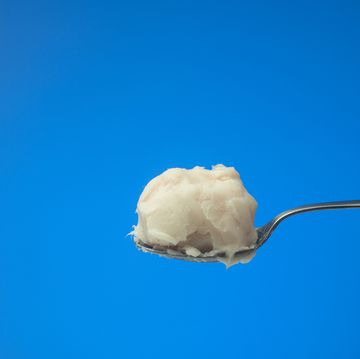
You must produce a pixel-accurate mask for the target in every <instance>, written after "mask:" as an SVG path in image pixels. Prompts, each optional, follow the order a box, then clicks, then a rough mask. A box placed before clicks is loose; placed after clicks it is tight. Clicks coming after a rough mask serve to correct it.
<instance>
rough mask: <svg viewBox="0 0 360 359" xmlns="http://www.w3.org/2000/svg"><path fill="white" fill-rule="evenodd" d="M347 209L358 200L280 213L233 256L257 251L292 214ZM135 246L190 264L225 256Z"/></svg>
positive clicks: (309, 206) (303, 207)
mask: <svg viewBox="0 0 360 359" xmlns="http://www.w3.org/2000/svg"><path fill="white" fill-rule="evenodd" d="M347 208H360V200H353V201H338V202H325V203H315V204H308V205H305V206H300V207H295V208H292V209H289V210H287V211H285V212H282V213H280V214H279V215H277V216H276V217H274V218H273V219H272V220H270V221H269V222H268V223H266V224H265V225H263V226H261V227H258V228H257V229H256V232H257V235H258V239H257V241H256V243H255V244H254V245H253V246H252V247H249V248H248V249H246V250H242V251H239V252H237V253H235V256H244V255H245V256H246V254H250V253H251V252H253V251H256V250H257V249H259V248H260V247H261V246H262V245H263V244H264V243H265V242H266V241H267V240H268V239H269V238H270V236H271V234H272V233H273V232H274V230H275V229H276V228H277V226H278V225H279V224H280V222H282V221H283V220H284V219H285V218H288V217H290V216H292V215H294V214H299V213H304V212H311V211H319V210H326V209H347ZM135 244H136V246H137V247H138V248H139V249H140V250H142V251H143V252H149V253H153V254H158V255H160V256H162V257H167V258H172V259H182V260H186V261H191V262H209V263H210V262H219V261H220V259H221V258H222V257H224V256H225V253H224V254H221V253H220V254H218V255H216V256H206V253H205V254H202V255H200V256H198V257H192V256H189V255H187V254H186V253H183V252H180V251H176V250H173V249H171V250H170V249H167V248H160V247H156V248H155V247H152V246H151V245H149V244H145V243H144V242H142V241H141V240H139V239H136V240H135Z"/></svg>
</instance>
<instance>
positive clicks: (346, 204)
mask: <svg viewBox="0 0 360 359" xmlns="http://www.w3.org/2000/svg"><path fill="white" fill-rule="evenodd" d="M347 208H360V200H352V201H338V202H324V203H314V204H308V205H305V206H300V207H295V208H292V209H289V210H287V211H285V212H282V213H280V214H279V215H277V216H276V217H275V218H273V219H272V220H271V221H270V222H268V223H267V224H265V225H264V226H262V227H259V228H258V229H257V232H258V243H257V246H258V247H261V246H262V245H263V244H264V243H265V242H266V241H267V240H268V238H269V237H270V235H271V233H272V232H273V231H274V229H275V228H276V227H277V226H278V225H279V223H280V222H281V221H283V220H284V219H285V218H287V217H290V216H292V215H294V214H299V213H304V212H311V211H319V210H326V209H347Z"/></svg>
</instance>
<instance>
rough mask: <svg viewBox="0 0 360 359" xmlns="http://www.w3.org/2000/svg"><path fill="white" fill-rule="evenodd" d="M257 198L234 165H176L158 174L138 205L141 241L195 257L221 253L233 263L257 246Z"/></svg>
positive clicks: (138, 237)
mask: <svg viewBox="0 0 360 359" xmlns="http://www.w3.org/2000/svg"><path fill="white" fill-rule="evenodd" d="M256 207H257V203H256V201H255V199H254V198H253V197H252V196H251V195H250V194H249V193H248V192H247V191H246V189H245V187H244V185H243V183H242V181H241V179H240V176H239V173H238V172H237V171H236V170H235V168H234V167H225V166H224V165H220V164H219V165H216V166H213V167H212V169H211V170H207V169H205V168H203V167H194V168H193V169H190V170H187V169H183V168H171V169H168V170H167V171H165V172H163V173H162V174H161V175H159V176H157V177H155V178H154V179H152V180H151V181H150V182H149V183H148V184H147V186H146V187H145V189H144V191H143V192H142V194H141V196H140V199H139V201H138V204H137V209H136V212H137V214H138V224H137V226H134V230H133V231H132V232H131V234H132V235H133V236H134V240H135V241H141V242H142V243H144V244H146V245H150V246H152V247H155V248H161V249H162V250H165V251H169V253H170V251H177V252H181V253H184V254H186V255H187V256H191V257H206V256H218V258H219V261H221V262H224V263H225V264H226V265H227V266H231V265H233V264H236V263H238V262H241V263H247V262H249V261H250V260H251V259H252V258H253V257H254V255H255V250H252V251H250V252H249V251H248V252H246V254H244V255H241V254H239V253H238V252H241V251H246V250H249V249H251V248H253V247H254V246H255V243H256V240H257V233H256V230H255V227H254V217H255V211H256Z"/></svg>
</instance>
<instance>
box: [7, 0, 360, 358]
mask: <svg viewBox="0 0 360 359" xmlns="http://www.w3.org/2000/svg"><path fill="white" fill-rule="evenodd" d="M359 24H360V5H359V2H357V1H340V0H339V1H291V2H290V1H284V2H281V1H187V0H182V1H137V0H135V1H127V2H124V1H81V0H76V1H6V0H5V1H2V2H1V3H0V45H1V56H0V121H1V122H0V166H1V167H0V196H1V197H0V218H1V225H0V358H1V359H33V358H34V359H42V358H44V359H45V358H46V359H48V358H52V359H56V358H109V359H111V358H226V357H231V358H244V357H248V358H277V359H278V358H305V357H306V358H317V359H318V358H339V357H342V358H359V357H360V344H359V339H360V334H359V333H360V328H359V323H360V307H359V301H360V281H359V278H360V263H359V250H360V232H359V223H360V211H359V210H349V211H332V212H319V213H309V214H304V215H302V216H297V217H293V218H291V219H288V220H287V221H285V222H284V223H283V224H282V225H281V226H280V227H279V228H278V230H277V231H276V232H275V233H274V235H273V237H272V238H271V240H270V241H269V242H268V243H267V244H266V246H264V247H263V248H262V249H261V251H259V253H258V254H257V256H256V257H255V259H254V260H253V261H252V262H251V263H250V264H248V265H246V266H243V265H237V266H235V267H232V268H230V269H229V270H226V269H225V267H224V266H223V265H220V264H209V265H201V264H193V263H186V262H180V261H171V260H167V259H162V258H158V257H156V256H152V255H147V254H142V253H140V252H138V251H137V250H136V249H135V247H134V245H133V243H132V241H131V240H130V239H129V238H127V237H126V234H127V233H128V232H129V231H130V230H131V226H132V225H133V224H135V223H136V220H137V218H136V214H135V207H136V202H137V199H138V196H139V195H140V193H141V191H142V189H143V188H144V186H145V184H146V183H147V182H148V181H149V180H150V179H151V178H152V177H154V176H155V175H158V174H159V173H161V172H162V171H163V170H165V169H167V168H170V167H174V166H177V167H187V168H189V167H193V166H194V165H203V166H206V167H209V166H210V165H212V164H216V163H224V164H226V165H232V166H235V167H236V168H237V169H238V171H239V172H240V174H241V176H242V179H243V181H244V183H245V185H246V187H247V189H248V190H249V192H250V193H252V194H253V195H254V197H255V198H256V199H257V200H258V203H259V207H258V212H257V217H256V223H257V225H261V224H264V223H265V222H266V221H267V220H269V219H270V218H271V217H272V216H274V215H276V214H278V213H279V212H281V211H283V210H285V209H288V208H291V207H294V206H297V205H300V204H305V203H311V202H320V201H328V200H341V199H356V198H359V197H360V188H359V178H360V170H359V157H360V144H359V133H360V107H359V104H360V102H359V101H360V71H359V65H360V48H359V43H360V25H359Z"/></svg>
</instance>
